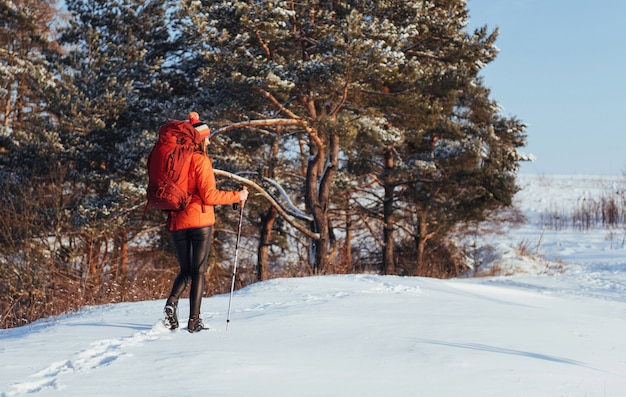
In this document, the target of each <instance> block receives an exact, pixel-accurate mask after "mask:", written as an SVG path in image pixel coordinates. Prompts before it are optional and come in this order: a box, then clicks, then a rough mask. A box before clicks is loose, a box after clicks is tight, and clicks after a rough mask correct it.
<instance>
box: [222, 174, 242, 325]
mask: <svg viewBox="0 0 626 397" xmlns="http://www.w3.org/2000/svg"><path fill="white" fill-rule="evenodd" d="M245 188H246V187H245V186H244V189H245ZM245 203H246V202H245V201H242V202H240V203H239V222H238V225H237V241H236V243H235V263H234V264H233V279H232V281H231V283H230V298H228V313H227V315H226V331H228V324H229V323H230V305H231V303H232V301H233V291H234V290H235V277H236V276H237V262H238V260H239V240H240V239H241V222H242V220H243V206H244V204H245ZM233 207H234V205H233Z"/></svg>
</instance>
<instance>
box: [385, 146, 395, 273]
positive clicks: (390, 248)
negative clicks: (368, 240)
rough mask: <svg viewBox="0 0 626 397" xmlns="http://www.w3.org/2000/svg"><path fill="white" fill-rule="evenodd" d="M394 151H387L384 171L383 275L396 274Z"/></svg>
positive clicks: (389, 148)
mask: <svg viewBox="0 0 626 397" xmlns="http://www.w3.org/2000/svg"><path fill="white" fill-rule="evenodd" d="M393 168H394V163H393V150H392V147H391V146H387V148H386V149H385V171H384V178H383V183H384V189H385V197H384V198H383V222H384V226H383V244H384V247H383V274H394V273H395V258H394V245H395V242H394V239H393V234H394V233H393V232H394V219H393V203H394V202H393V196H394V189H395V184H394V181H393V175H392V173H393Z"/></svg>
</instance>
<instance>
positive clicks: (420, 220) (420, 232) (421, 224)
mask: <svg viewBox="0 0 626 397" xmlns="http://www.w3.org/2000/svg"><path fill="white" fill-rule="evenodd" d="M427 228H428V225H427V224H426V217H424V216H422V215H418V217H417V236H416V237H415V240H416V241H415V243H416V250H417V252H416V257H415V264H414V265H413V274H412V275H413V276H420V275H421V276H425V275H426V264H425V263H424V252H425V250H426V241H427V236H426V230H427Z"/></svg>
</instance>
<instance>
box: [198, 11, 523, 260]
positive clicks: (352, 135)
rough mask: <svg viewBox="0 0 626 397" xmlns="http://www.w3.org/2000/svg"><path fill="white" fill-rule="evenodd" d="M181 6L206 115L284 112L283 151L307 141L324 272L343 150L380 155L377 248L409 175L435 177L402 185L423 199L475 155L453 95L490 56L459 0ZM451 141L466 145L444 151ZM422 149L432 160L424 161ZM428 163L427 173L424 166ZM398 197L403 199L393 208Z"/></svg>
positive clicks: (488, 44) (311, 206)
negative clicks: (210, 95) (469, 28)
mask: <svg viewBox="0 0 626 397" xmlns="http://www.w3.org/2000/svg"><path fill="white" fill-rule="evenodd" d="M188 5H189V7H191V8H193V7H196V6H197V7H198V8H197V9H195V12H191V13H190V15H193V16H194V17H193V19H192V20H193V21H194V24H193V26H194V27H195V28H196V29H197V34H199V35H200V34H201V35H204V37H205V38H206V40H205V42H203V44H202V46H201V47H200V46H198V53H202V54H203V56H204V57H205V58H206V60H207V63H208V64H209V65H210V67H207V68H206V69H204V70H202V74H201V76H200V78H201V82H202V83H203V84H202V85H203V86H205V87H207V89H211V90H213V91H214V92H219V93H220V95H219V99H220V104H216V105H217V106H216V107H215V111H216V115H219V116H226V115H228V117H229V118H231V119H233V118H235V119H236V121H241V120H245V119H250V118H252V117H253V118H257V119H265V120H267V122H268V124H269V123H270V121H271V120H276V119H277V118H280V119H281V120H291V121H293V124H291V126H289V127H285V128H287V129H288V130H289V131H291V133H290V136H291V137H293V138H295V139H293V140H291V141H288V140H287V141H285V143H284V146H283V148H284V149H291V151H292V153H293V152H295V150H294V149H296V148H297V147H298V146H297V140H301V139H304V140H305V141H306V143H307V146H308V151H307V152H306V153H301V155H302V156H303V157H302V158H303V159H304V161H305V162H306V168H305V171H304V173H303V174H302V177H303V178H304V181H305V182H304V185H303V187H302V191H303V192H304V197H305V201H306V207H307V210H308V211H309V212H310V213H311V214H312V215H313V218H314V222H313V223H312V225H311V228H312V230H313V231H314V232H315V233H317V234H318V237H317V238H316V240H315V258H314V261H313V264H314V266H315V267H316V269H317V271H319V272H327V271H330V268H329V266H330V262H331V253H332V252H333V251H332V249H331V248H332V244H333V242H334V241H335V240H334V237H333V231H332V226H331V223H330V215H331V211H332V209H333V205H334V203H333V198H334V193H335V192H334V190H333V186H334V184H333V181H334V179H335V178H336V176H337V175H338V174H337V173H338V172H341V168H342V163H341V162H340V158H341V157H342V156H344V155H345V156H347V157H348V158H350V157H351V156H352V155H351V154H350V153H352V152H353V151H355V150H356V151H361V153H360V154H359V156H360V157H361V158H367V156H368V154H371V156H370V159H380V161H379V162H378V164H380V165H382V168H378V167H377V170H378V171H379V172H378V176H379V180H381V181H384V182H383V183H384V184H385V186H387V187H386V188H385V189H386V191H387V193H386V194H387V195H388V196H389V197H388V198H387V199H386V200H384V203H385V205H386V206H387V207H386V208H385V209H382V211H381V212H382V213H383V214H384V217H385V218H386V219H384V220H383V221H384V223H385V225H386V226H385V230H386V231H388V232H389V234H388V235H387V236H386V237H385V240H386V243H385V244H391V243H392V242H393V234H392V233H391V231H392V230H393V229H394V228H395V226H394V222H393V220H390V218H391V215H392V213H393V211H395V210H396V208H398V207H405V208H410V206H409V204H408V203H412V200H413V199H412V200H408V199H407V198H406V197H402V194H408V193H409V192H411V190H410V189H408V188H406V186H408V185H409V181H410V180H414V179H416V178H420V179H424V178H426V177H432V178H435V181H436V182H437V183H435V184H432V185H431V187H429V188H427V189H426V190H424V186H423V185H424V184H420V186H421V188H420V189H418V190H416V189H415V188H412V189H413V190H412V192H413V193H414V194H415V195H416V197H418V198H421V199H422V200H426V201H429V200H430V198H432V194H434V192H436V191H439V190H440V189H441V188H442V186H448V185H450V184H451V183H452V182H453V181H451V180H443V179H445V178H447V177H445V178H444V177H443V176H444V175H447V173H448V172H451V173H454V174H456V177H457V178H458V177H459V176H460V175H461V171H462V170H463V165H465V166H467V167H470V168H471V164H472V161H473V160H477V157H476V156H478V153H476V152H472V151H471V150H469V147H470V146H471V145H470V143H477V142H478V141H477V140H471V139H469V137H467V136H465V135H464V134H465V132H464V130H463V129H462V128H461V125H460V124H461V123H459V122H457V120H456V117H457V116H456V115H455V109H456V107H457V103H458V100H457V98H458V97H459V95H460V94H461V93H462V92H463V90H465V89H467V88H468V87H470V86H471V84H473V83H474V82H475V78H476V75H477V73H478V71H479V70H480V69H481V67H483V65H485V64H486V63H488V62H489V61H491V60H492V59H493V58H494V57H495V55H496V49H495V47H494V46H493V41H494V40H495V37H496V35H497V34H496V33H495V32H494V33H493V34H487V32H486V31H485V30H484V29H482V30H478V31H477V32H475V33H474V34H473V35H468V34H466V33H465V31H464V28H465V26H466V22H467V10H466V4H465V2H464V1H449V2H438V1H424V2H406V1H371V2H362V1H343V2H337V1H328V2H307V1H305V2H297V3H296V2H290V1H278V0H276V1H266V2H262V3H247V2H234V3H233V2H221V1H210V2H209V1H207V2H204V3H202V4H201V3H199V2H189V3H188ZM437 135H440V138H442V140H441V141H440V143H439V147H443V146H445V147H446V149H437V150H434V148H433V147H432V146H431V143H432V142H433V141H432V139H433V138H435V137H436V136H437ZM364 137H367V138H365V139H364ZM444 138H445V139H444ZM355 139H356V141H355ZM364 142H367V143H364ZM360 143H363V145H359V144H360ZM518 143H519V142H518ZM367 144H369V147H368V148H365V145H367ZM455 146H458V147H461V146H462V147H465V149H466V150H463V151H461V153H458V154H457V155H456V156H453V155H452V153H451V151H452V149H453V148H454V147H455ZM355 148H358V150H357V149H355ZM385 148H387V149H385ZM509 149H510V150H513V151H514V150H515V148H514V147H512V148H509ZM440 150H441V151H440ZM385 153H387V156H391V155H394V153H395V154H397V155H399V156H400V157H398V158H397V159H396V162H398V160H399V163H400V165H401V167H399V166H396V165H391V166H390V165H389V163H387V165H386V166H385V165H384V164H385V162H384V158H385ZM431 155H438V156H440V157H441V160H442V161H440V162H439V163H437V162H435V161H434V160H431V159H430V156H431ZM286 156H287V152H286V151H285V152H283V154H282V157H283V158H286ZM446 156H448V157H446ZM292 159H293V158H292ZM389 159H390V158H389V157H387V160H389ZM459 161H460V162H461V163H463V164H460V163H459ZM409 163H410V165H407V164H409ZM289 164H291V168H292V171H295V170H297V167H294V165H295V164H294V163H291V162H289ZM385 167H386V168H385ZM406 167H412V168H413V170H412V171H409V170H407V169H405V168H406ZM423 167H425V168H424V169H423ZM430 167H434V173H431V174H429V173H428V170H429V169H430ZM401 168H402V169H401ZM464 172H468V170H467V169H466V170H465V171H464ZM396 173H399V174H398V175H395V174H396ZM346 175H347V174H346ZM362 175H363V174H362ZM381 177H383V178H381ZM400 186H403V188H402V190H401V191H400V192H396V188H398V187H400ZM413 186H415V183H414V184H413ZM478 190H481V189H478ZM426 192H430V193H428V194H427V193H426ZM399 199H401V200H402V203H403V204H401V205H400V204H399V205H395V204H394V200H399ZM504 202H506V200H504V201H503V203H504ZM442 212H444V210H442ZM417 234H418V235H419V233H417ZM386 252H388V254H386V255H387V256H389V258H388V259H385V261H389V263H388V264H386V265H385V268H386V269H387V271H391V272H392V271H393V267H392V262H393V260H394V259H393V254H392V252H393V251H392V250H391V249H390V250H389V251H386Z"/></svg>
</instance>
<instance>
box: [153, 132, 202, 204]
mask: <svg viewBox="0 0 626 397" xmlns="http://www.w3.org/2000/svg"><path fill="white" fill-rule="evenodd" d="M201 140H202V138H201V137H200V134H199V133H198V131H197V130H196V129H195V128H194V127H193V125H192V124H191V123H190V122H187V121H170V122H168V123H166V124H164V125H163V126H161V128H159V140H158V141H157V143H156V144H155V145H154V148H153V149H152V151H151V152H150V156H148V188H147V189H146V193H147V196H148V203H149V204H150V205H152V206H153V207H154V208H156V209H159V210H162V211H182V210H184V209H185V207H186V206H187V204H188V203H189V199H190V197H191V194H190V193H189V191H188V187H187V183H188V182H187V180H188V178H189V165H190V164H191V155H192V154H193V152H194V150H195V146H196V144H197V143H199V142H200V141H201Z"/></svg>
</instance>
